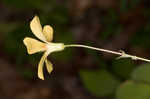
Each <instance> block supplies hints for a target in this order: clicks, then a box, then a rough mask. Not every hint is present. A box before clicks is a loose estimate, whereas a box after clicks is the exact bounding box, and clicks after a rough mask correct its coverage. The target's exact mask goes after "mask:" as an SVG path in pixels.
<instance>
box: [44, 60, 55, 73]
mask: <svg viewBox="0 0 150 99" xmlns="http://www.w3.org/2000/svg"><path fill="white" fill-rule="evenodd" d="M45 63H46V68H47V71H48V73H49V74H50V73H51V72H52V70H53V64H52V63H51V62H50V61H48V60H47V59H45Z"/></svg>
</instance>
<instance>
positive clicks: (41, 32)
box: [23, 16, 150, 80]
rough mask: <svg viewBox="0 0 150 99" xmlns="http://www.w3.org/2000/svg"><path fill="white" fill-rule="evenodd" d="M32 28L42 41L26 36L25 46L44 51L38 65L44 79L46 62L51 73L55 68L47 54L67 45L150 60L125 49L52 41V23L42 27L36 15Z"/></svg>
mask: <svg viewBox="0 0 150 99" xmlns="http://www.w3.org/2000/svg"><path fill="white" fill-rule="evenodd" d="M30 28H31V30H32V32H33V34H34V35H35V36H36V37H37V38H39V39H40V40H41V41H42V42H40V41H38V40H36V39H33V38H31V37H25V38H24V40H23V42H24V44H25V46H26V47H27V51H28V54H34V53H36V52H44V54H43V56H42V58H41V60H40V62H39V65H38V77H39V78H40V79H42V80H44V75H43V66H44V62H45V64H46V68H47V71H48V72H49V73H51V72H52V70H53V66H52V63H51V62H50V61H48V60H47V56H48V55H49V54H50V53H52V52H56V51H62V50H64V48H65V47H84V48H89V49H92V50H97V51H102V52H107V53H111V54H115V55H119V56H120V57H119V58H131V59H133V60H143V61H146V62H150V60H149V59H145V58H141V57H137V56H134V55H129V54H126V53H125V52H123V51H121V52H116V51H111V50H106V49H102V48H96V47H91V46H86V45H80V44H70V45H64V44H63V43H52V42H51V41H52V40H53V28H52V27H51V26H50V25H45V26H44V27H43V29H42V26H41V24H40V20H39V17H38V16H35V17H34V18H33V20H32V21H31V23H30ZM119 58H118V59H119Z"/></svg>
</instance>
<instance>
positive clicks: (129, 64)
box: [112, 59, 135, 79]
mask: <svg viewBox="0 0 150 99" xmlns="http://www.w3.org/2000/svg"><path fill="white" fill-rule="evenodd" d="M134 67H135V64H134V63H133V61H132V60H131V59H119V60H115V61H114V62H113V63H112V70H113V72H114V73H115V74H116V75H117V76H119V77H121V78H124V79H127V78H128V77H129V76H130V73H131V72H132V71H133V69H134Z"/></svg>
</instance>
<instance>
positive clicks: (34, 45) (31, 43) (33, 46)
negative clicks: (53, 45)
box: [23, 37, 46, 54]
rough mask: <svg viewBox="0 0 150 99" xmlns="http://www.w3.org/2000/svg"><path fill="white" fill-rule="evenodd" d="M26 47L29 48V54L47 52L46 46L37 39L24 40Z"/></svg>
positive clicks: (28, 38) (27, 38)
mask: <svg viewBox="0 0 150 99" xmlns="http://www.w3.org/2000/svg"><path fill="white" fill-rule="evenodd" d="M23 42H24V44H25V46H26V47H27V51H28V54H34V53H36V52H40V51H45V50H46V44H45V43H42V42H40V41H38V40H36V39H33V38H30V37H26V38H24V40H23Z"/></svg>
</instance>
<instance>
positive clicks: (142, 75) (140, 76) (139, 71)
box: [131, 63, 150, 84]
mask: <svg viewBox="0 0 150 99" xmlns="http://www.w3.org/2000/svg"><path fill="white" fill-rule="evenodd" d="M149 75H150V63H148V64H143V65H140V66H139V67H137V68H136V69H135V70H134V71H133V73H132V75H131V78H132V79H133V80H136V81H141V82H146V83H149V84H150V77H149Z"/></svg>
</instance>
